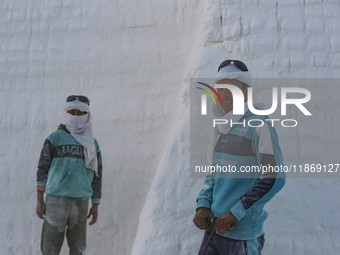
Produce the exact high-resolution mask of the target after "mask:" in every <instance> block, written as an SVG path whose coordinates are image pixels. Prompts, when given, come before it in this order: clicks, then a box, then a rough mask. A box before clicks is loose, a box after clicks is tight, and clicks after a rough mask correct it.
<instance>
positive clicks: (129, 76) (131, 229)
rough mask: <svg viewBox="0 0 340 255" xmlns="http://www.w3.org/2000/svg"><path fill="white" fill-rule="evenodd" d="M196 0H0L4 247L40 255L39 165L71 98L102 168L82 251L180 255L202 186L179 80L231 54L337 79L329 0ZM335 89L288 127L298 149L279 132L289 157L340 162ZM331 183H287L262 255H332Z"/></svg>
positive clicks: (339, 33) (7, 252)
mask: <svg viewBox="0 0 340 255" xmlns="http://www.w3.org/2000/svg"><path fill="white" fill-rule="evenodd" d="M201 2H202V1H198V0H181V1H177V0H171V1H157V0H149V1H137V0H132V1H120V0H112V1H111V0H110V1H108V0H99V1H92V2H89V1H79V0H72V1H69V0H66V1H56V0H51V1H24V0H16V1H8V0H5V1H2V2H1V3H0V34H1V37H0V38H1V39H0V40H1V43H0V106H1V107H0V116H1V121H0V137H1V140H2V143H1V144H0V165H1V169H2V170H1V171H2V172H1V173H2V178H0V186H1V192H0V202H1V206H2V210H1V213H0V214H1V217H0V228H1V230H2V231H1V233H0V254H4V255H18V254H20V255H31V254H40V253H39V246H40V232H41V226H42V221H41V220H40V219H38V218H37V217H36V215H35V205H36V191H35V186H36V183H35V180H36V170H37V163H38V159H39V155H40V150H41V148H42V145H43V142H44V139H45V138H46V137H47V136H48V135H49V134H50V133H51V132H53V131H54V130H56V128H57V126H58V125H59V124H60V123H61V122H62V121H63V120H62V112H63V107H64V101H65V99H66V97H67V96H68V95H70V94H84V95H86V96H88V97H89V98H90V99H91V109H92V114H93V129H94V133H95V137H96V138H97V140H98V142H99V145H100V147H101V150H102V155H103V163H104V179H103V198H102V203H101V205H100V208H99V220H98V223H97V224H95V225H94V226H91V227H88V243H87V254H105V255H106V254H119V255H120V254H123V255H125V254H131V253H132V254H174V255H175V254H176V255H178V254H183V255H187V254H197V251H198V248H199V245H200V242H201V238H202V232H201V231H200V230H198V229H196V228H195V227H194V225H193V223H192V218H193V216H194V212H195V200H196V196H197V194H198V192H199V191H200V190H201V188H202V185H203V180H201V179H190V175H189V171H188V167H189V155H188V152H189V108H188V107H189V93H188V91H189V79H190V78H191V77H210V76H211V75H213V74H214V73H215V72H216V68H217V66H218V64H219V63H220V62H222V61H223V60H225V59H227V58H230V59H240V60H242V61H244V62H245V63H246V64H247V65H248V68H249V69H250V70H251V72H252V74H253V76H254V77H275V78H278V77H319V78H323V77H328V78H336V77H340V50H339V49H340V24H339V20H340V19H339V13H340V6H339V1H338V0H324V1H311V0H308V1H307V0H306V1H298V0H289V1H288V0H277V1H272V0H260V1H250V0H245V1H237V0H228V1H217V0H210V1H206V2H203V3H201ZM339 94H340V92H339V90H338V89H335V90H334V91H327V96H325V97H320V98H318V107H319V112H318V114H319V115H320V114H324V115H325V116H327V120H328V121H329V122H328V123H327V124H315V123H313V125H310V126H308V125H306V128H305V130H304V131H303V132H302V133H294V136H293V138H294V141H298V142H296V143H294V149H292V146H293V145H292V143H291V140H290V138H291V137H290V136H289V132H288V131H286V132H281V133H280V132H279V137H280V142H281V146H282V150H283V153H284V155H285V161H286V162H294V160H296V159H303V161H304V162H305V163H308V162H309V161H312V160H315V158H318V157H323V156H324V157H323V158H322V160H323V161H329V163H340V162H331V160H333V161H334V159H335V160H336V159H337V157H336V156H337V152H338V148H339V142H338V135H337V133H338V130H339V117H340V116H339V113H338V106H339V104H338V101H339V100H338V97H339ZM319 115H318V116H319ZM325 126H326V127H325ZM287 137H288V138H287ZM307 138H308V139H310V140H309V141H316V142H315V143H313V142H310V143H309V144H308V148H311V147H314V148H318V150H314V151H313V152H315V151H320V152H322V151H324V150H325V149H327V150H326V151H327V153H324V154H326V155H323V154H321V156H320V154H318V153H313V152H311V151H310V150H309V149H308V148H307V147H306V146H305V145H304V146H301V145H300V142H302V141H303V142H305V141H306V140H305V139H307ZM304 144H306V143H304ZM296 146H297V147H296ZM296 151H297V152H298V153H295V152H296ZM339 191H340V186H339V180H338V179H289V180H288V181H287V184H286V186H285V187H284V189H283V190H282V191H281V192H280V193H279V194H278V195H277V196H276V197H275V198H274V200H273V201H271V202H270V203H268V205H267V206H266V210H267V211H268V212H269V214H270V217H269V218H268V220H267V222H266V244H265V249H264V254H282V255H286V254H299V255H300V254H308V255H310V254H334V255H335V254H338V251H339V249H340V247H339V242H338V240H339V237H340V236H339V232H340V231H339V230H340V222H339V219H338V218H339V217H337V216H338V211H339V203H338V198H337V197H338V196H337V194H338V193H339ZM66 246H67V245H66V240H65V244H64V247H63V250H62V253H61V254H67V247H66Z"/></svg>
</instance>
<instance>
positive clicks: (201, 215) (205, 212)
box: [193, 207, 214, 231]
mask: <svg viewBox="0 0 340 255" xmlns="http://www.w3.org/2000/svg"><path fill="white" fill-rule="evenodd" d="M212 217H214V214H213V213H212V212H211V211H210V209H208V208H205V207H200V208H198V210H197V211H196V214H195V217H194V219H193V222H194V224H195V225H196V227H198V228H199V229H202V230H210V231H211V230H212V229H210V228H209V226H208V224H207V222H206V218H212Z"/></svg>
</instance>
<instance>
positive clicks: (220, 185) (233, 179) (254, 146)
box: [197, 111, 285, 240]
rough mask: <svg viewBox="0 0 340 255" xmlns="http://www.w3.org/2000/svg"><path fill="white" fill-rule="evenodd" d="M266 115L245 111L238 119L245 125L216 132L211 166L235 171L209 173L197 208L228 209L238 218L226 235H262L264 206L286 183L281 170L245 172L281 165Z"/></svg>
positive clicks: (216, 211) (246, 237)
mask: <svg viewBox="0 0 340 255" xmlns="http://www.w3.org/2000/svg"><path fill="white" fill-rule="evenodd" d="M266 118H268V117H266V116H265V117H264V116H256V115H253V114H252V113H251V112H250V111H248V112H247V113H246V114H245V115H244V116H243V117H242V118H241V120H240V121H239V122H241V123H242V122H244V123H245V125H243V124H237V125H234V126H233V127H232V129H231V130H230V132H229V133H228V134H219V136H218V138H217V141H216V145H215V148H214V161H213V166H216V169H218V167H223V166H225V169H226V167H228V166H229V165H230V166H233V167H234V170H235V172H215V173H213V174H210V175H208V177H207V179H206V181H205V184H204V188H203V190H202V191H201V192H200V194H199V195H198V197H197V208H200V207H206V208H209V209H210V210H211V211H212V213H213V214H214V216H215V217H220V216H222V215H223V214H225V213H228V212H229V211H230V212H231V213H232V214H233V215H234V216H235V217H236V218H237V219H238V221H239V226H238V227H235V228H234V229H233V230H231V231H229V232H227V233H225V234H224V236H225V237H228V238H232V239H238V240H250V239H254V238H256V237H258V236H260V235H262V234H263V233H264V227H263V225H264V221H265V219H266V218H267V216H268V214H267V212H266V211H265V210H264V209H263V207H264V206H265V204H266V203H267V202H268V201H269V200H270V199H272V198H273V197H274V196H275V194H277V192H279V191H280V190H281V188H282V187H283V186H284V184H285V173H284V172H283V171H278V172H275V171H272V172H262V171H259V172H244V171H246V170H250V169H253V170H256V169H260V170H261V169H262V168H263V167H267V169H270V167H271V169H276V170H278V169H279V167H280V166H283V157H282V152H281V149H280V146H279V141H278V137H277V134H276V132H275V129H274V128H273V127H272V125H271V124H270V122H266ZM249 120H251V121H250V122H249ZM249 124H250V125H249ZM275 167H276V168H275ZM281 169H282V168H281Z"/></svg>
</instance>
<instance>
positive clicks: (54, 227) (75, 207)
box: [41, 195, 88, 255]
mask: <svg viewBox="0 0 340 255" xmlns="http://www.w3.org/2000/svg"><path fill="white" fill-rule="evenodd" d="M87 211H88V200H74V199H67V198H62V197H55V196H49V195H47V197H46V214H45V219H44V223H43V228H42V233H41V252H42V254H43V255H59V253H60V250H61V247H62V245H63V241H64V237H65V232H66V238H67V243H68V246H69V247H70V255H84V254H85V250H86V220H87Z"/></svg>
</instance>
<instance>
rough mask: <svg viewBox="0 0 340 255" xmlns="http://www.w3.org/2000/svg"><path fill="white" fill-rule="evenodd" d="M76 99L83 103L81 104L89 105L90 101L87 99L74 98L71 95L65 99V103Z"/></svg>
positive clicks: (81, 97)
mask: <svg viewBox="0 0 340 255" xmlns="http://www.w3.org/2000/svg"><path fill="white" fill-rule="evenodd" d="M77 99H78V100H79V101H80V102H83V103H86V104H88V105H90V100H89V99H88V98H87V97H84V96H75V95H72V96H69V97H68V98H67V99H66V102H72V101H76V100H77Z"/></svg>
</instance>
